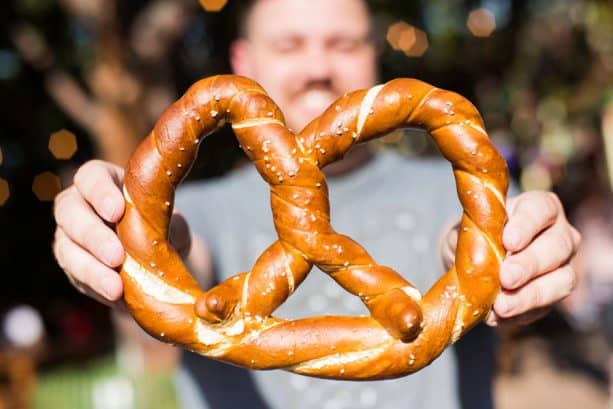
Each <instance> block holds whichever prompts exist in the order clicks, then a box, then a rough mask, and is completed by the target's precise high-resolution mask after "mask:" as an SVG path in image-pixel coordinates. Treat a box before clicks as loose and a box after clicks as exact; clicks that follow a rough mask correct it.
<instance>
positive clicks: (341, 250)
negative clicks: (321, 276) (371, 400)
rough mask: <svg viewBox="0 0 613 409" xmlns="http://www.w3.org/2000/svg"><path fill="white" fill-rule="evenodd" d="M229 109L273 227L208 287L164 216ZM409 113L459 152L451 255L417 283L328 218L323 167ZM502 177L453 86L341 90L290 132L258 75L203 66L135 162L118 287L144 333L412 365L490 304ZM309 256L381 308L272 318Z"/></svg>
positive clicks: (299, 358)
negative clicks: (243, 263) (261, 183)
mask: <svg viewBox="0 0 613 409" xmlns="http://www.w3.org/2000/svg"><path fill="white" fill-rule="evenodd" d="M225 122H230V123H231V124H232V127H233V130H234V132H235V134H236V136H237V138H238V140H239V143H240V145H241V147H242V149H243V150H244V151H245V153H246V154H247V155H248V157H249V158H250V159H251V160H252V161H253V163H254V164H255V166H256V168H257V170H258V171H259V173H260V174H261V176H262V178H263V179H264V180H265V181H266V182H267V183H268V184H269V185H270V191H271V206H272V211H273V216H274V225H275V228H276V231H277V233H278V236H279V239H278V240H277V241H276V242H274V243H273V244H271V246H270V247H269V248H268V249H266V250H265V251H264V253H263V254H262V255H261V256H260V257H259V258H258V260H257V261H256V263H255V265H254V266H253V268H252V270H251V271H249V272H245V273H241V274H237V275H235V276H234V277H231V278H230V279H228V280H226V281H224V282H223V283H221V284H219V285H218V286H216V287H214V288H212V289H209V290H208V291H204V290H202V289H201V288H200V287H199V286H198V284H197V283H196V281H195V280H194V279H193V277H192V276H191V275H190V273H189V271H188V270H187V269H186V267H185V266H184V264H183V262H182V261H181V258H180V257H179V255H178V254H177V253H176V251H175V250H174V249H173V248H172V246H171V245H170V244H169V243H168V241H167V238H168V226H169V222H170V216H171V213H172V207H173V200H174V190H175V188H176V186H177V185H178V184H179V183H180V182H181V180H182V179H183V177H184V176H185V175H186V173H187V172H188V171H189V169H190V167H191V165H192V164H193V162H194V160H195V158H196V155H197V150H198V145H199V143H200V141H201V140H202V139H203V138H204V137H205V136H207V135H208V134H210V133H212V132H214V131H215V130H216V129H217V128H218V127H220V126H221V125H222V124H223V123H225ZM407 126H418V127H422V128H424V129H425V130H427V131H428V132H429V133H430V135H431V136H432V137H433V138H434V140H435V142H436V144H437V146H438V147H439V149H440V151H441V153H442V155H443V156H444V157H445V158H446V159H447V160H448V161H449V162H450V163H451V164H452V167H453V174H454V177H455V180H456V187H457V192H458V197H459V200H460V203H461V204H462V207H463V210H464V212H463V215H462V220H461V224H460V230H459V237H458V246H457V251H456V264H455V265H454V266H453V267H451V269H450V270H449V271H448V272H447V273H446V274H444V275H443V276H442V277H441V278H440V279H439V280H438V281H437V282H436V283H435V284H434V285H433V287H432V288H431V289H430V290H429V291H428V292H427V293H425V294H424V295H423V296H422V295H421V294H420V293H419V291H417V289H415V288H414V287H413V286H412V285H411V284H410V283H408V282H407V281H406V280H404V279H403V278H402V277H401V276H400V275H399V274H398V273H397V272H395V271H394V270H392V269H391V268H389V267H385V266H381V265H379V264H377V263H376V262H375V261H374V260H373V259H372V258H371V257H370V255H369V254H368V253H367V252H366V250H364V249H363V248H362V247H361V246H360V245H359V244H358V243H356V242H355V241H353V240H352V239H351V238H349V237H347V236H344V235H342V234H339V233H337V232H335V231H334V230H333V229H332V227H331V225H330V217H329V202H328V190H327V185H326V180H325V177H324V174H323V172H322V171H321V168H323V167H324V166H326V165H327V164H329V163H331V162H333V161H335V160H337V159H339V158H341V157H342V156H343V155H344V154H345V152H347V151H348V150H349V149H350V148H351V147H352V146H353V145H355V144H357V143H361V142H366V141H368V140H371V139H374V138H377V137H379V136H381V135H384V134H386V133H388V132H390V131H392V130H393V129H396V128H400V127H407ZM507 187H508V176H507V168H506V164H505V162H504V160H503V159H502V157H501V156H500V154H499V153H498V152H497V151H496V149H495V147H494V146H493V144H492V143H491V142H490V140H489V139H488V137H487V134H486V132H485V130H484V127H483V122H482V120H481V117H480V115H479V113H478V112H477V110H476V109H475V108H474V106H473V105H472V104H471V103H470V102H469V101H467V100H466V99H465V98H463V97H461V96H460V95H458V94H455V93H453V92H449V91H444V90H441V89H438V88H435V87H433V86H431V85H429V84H426V83H424V82H421V81H418V80H414V79H407V78H403V79H396V80H392V81H390V82H387V83H386V84H382V85H378V86H375V87H373V88H370V89H369V90H359V91H354V92H351V93H348V94H346V95H345V96H343V97H342V98H340V99H339V100H337V101H336V102H335V103H334V104H332V105H331V106H330V107H329V108H328V109H327V110H326V111H325V112H324V113H323V114H322V115H321V116H320V117H318V118H316V119H314V120H313V121H312V122H311V123H310V124H308V125H307V126H306V127H305V129H304V130H302V132H300V133H298V134H296V135H294V134H293V133H291V132H290V131H289V130H288V129H287V128H286V127H285V122H284V119H283V115H282V113H281V111H280V110H279V108H278V107H277V106H276V105H275V103H274V102H273V101H272V100H271V99H270V98H269V97H268V96H267V95H266V93H265V91H264V90H263V89H262V88H261V87H260V86H259V85H258V84H257V83H255V82H253V81H252V80H250V79H247V78H244V77H239V76H234V75H221V76H215V77H209V78H206V79H203V80H201V81H199V82H197V83H195V84H194V85H192V87H191V88H190V89H189V90H188V91H187V92H186V93H185V95H183V97H181V98H180V99H179V100H177V101H176V102H175V103H174V104H172V105H171V106H170V107H169V108H168V109H167V110H166V111H165V112H164V113H163V115H162V116H161V118H160V119H159V120H158V122H157V124H156V125H155V127H154V129H153V130H152V132H151V133H150V135H149V136H148V137H147V138H146V139H145V140H144V141H143V142H142V144H141V145H140V146H139V147H138V149H137V150H136V152H135V154H134V155H133V157H132V158H131V160H130V162H129V164H128V165H127V169H126V174H125V181H124V196H125V199H126V211H125V213H124V216H123V218H122V220H121V221H120V223H119V224H118V226H117V231H118V234H119V237H120V239H121V241H122V242H123V244H124V246H125V249H126V253H127V257H126V260H125V262H124V264H123V266H122V269H121V277H122V279H123V282H124V297H125V300H126V302H127V305H128V307H129V310H130V312H131V314H132V315H133V316H134V318H135V319H136V321H137V322H138V323H139V324H140V325H141V326H142V327H143V328H144V329H145V330H146V331H147V332H148V333H149V334H151V335H152V336H154V337H155V338H157V339H159V340H161V341H164V342H170V343H173V344H177V345H180V346H183V347H185V348H187V349H190V350H192V351H195V352H198V353H200V354H202V355H205V356H207V357H210V358H214V359H218V360H222V361H226V362H229V363H232V364H235V365H240V366H244V367H248V368H253V369H284V370H288V371H292V372H295V373H300V374H305V375H310V376H316V377H323V378H337V379H352V380H365V379H384V378H393V377H399V376H403V375H406V374H409V373H412V372H415V371H417V370H419V369H420V368H423V367H424V366H426V365H428V364H429V363H430V362H432V361H433V360H434V359H435V358H436V357H437V356H438V355H440V353H441V352H442V351H443V350H444V349H445V347H447V346H448V345H449V344H451V343H453V342H455V341H456V340H457V339H458V338H460V337H461V336H462V334H464V333H465V332H466V331H467V330H468V329H470V328H471V327H472V326H474V325H475V324H476V323H477V322H479V321H480V320H482V319H483V318H485V316H486V315H487V314H488V313H489V311H490V309H491V307H492V304H493V301H494V298H495V296H496V294H497V292H498V290H499V280H498V273H499V268H500V264H501V262H502V259H503V257H504V250H503V247H502V229H503V226H504V223H505V221H506V212H505V198H506V191H507ZM203 200H206V198H203ZM313 264H315V265H317V266H318V267H320V268H321V269H322V271H324V272H326V273H328V274H329V275H330V276H331V277H332V278H333V279H335V280H336V281H337V282H338V283H339V284H340V285H341V286H342V287H343V288H345V289H346V290H347V291H349V292H350V293H352V294H355V295H356V296H358V297H360V299H361V300H362V301H363V302H364V304H365V305H366V306H367V307H368V309H369V310H370V312H371V314H372V316H369V317H364V316H361V317H349V316H323V317H311V318H305V319H300V320H293V321H292V320H285V319H280V318H275V317H273V316H271V314H272V313H273V312H274V310H275V309H276V308H277V307H278V306H279V305H280V304H281V303H283V301H284V300H285V299H287V297H288V296H289V295H291V293H292V292H293V291H294V290H295V289H296V287H297V286H298V285H299V284H300V283H301V282H302V280H304V278H305V277H306V275H307V274H308V272H309V271H310V269H311V268H312V266H313Z"/></svg>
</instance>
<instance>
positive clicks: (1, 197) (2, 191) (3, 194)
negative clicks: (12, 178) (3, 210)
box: [0, 178, 11, 206]
mask: <svg viewBox="0 0 613 409" xmlns="http://www.w3.org/2000/svg"><path fill="white" fill-rule="evenodd" d="M10 195H11V191H10V189H9V182H7V181H6V180H4V179H2V178H0V206H4V204H5V203H6V201H7V200H8V199H9V196H10Z"/></svg>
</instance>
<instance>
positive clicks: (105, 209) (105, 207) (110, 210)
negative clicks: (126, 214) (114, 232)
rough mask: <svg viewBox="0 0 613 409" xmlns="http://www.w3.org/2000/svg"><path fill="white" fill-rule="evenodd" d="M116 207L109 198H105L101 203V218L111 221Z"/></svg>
mask: <svg viewBox="0 0 613 409" xmlns="http://www.w3.org/2000/svg"><path fill="white" fill-rule="evenodd" d="M115 210H116V206H115V203H114V202H113V200H112V199H111V198H110V197H105V198H104V200H103V202H102V213H104V214H103V215H102V216H104V218H105V219H107V220H108V221H113V217H114V216H115Z"/></svg>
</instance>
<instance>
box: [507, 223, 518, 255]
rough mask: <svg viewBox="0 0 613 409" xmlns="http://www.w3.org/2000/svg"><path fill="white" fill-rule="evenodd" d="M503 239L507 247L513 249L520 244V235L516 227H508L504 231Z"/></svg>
mask: <svg viewBox="0 0 613 409" xmlns="http://www.w3.org/2000/svg"><path fill="white" fill-rule="evenodd" d="M503 239H504V240H503V241H504V243H505V245H506V247H508V248H510V249H511V250H515V249H517V248H518V247H519V245H520V236H519V232H518V231H517V230H516V229H513V228H510V229H506V230H505V231H504V233H503Z"/></svg>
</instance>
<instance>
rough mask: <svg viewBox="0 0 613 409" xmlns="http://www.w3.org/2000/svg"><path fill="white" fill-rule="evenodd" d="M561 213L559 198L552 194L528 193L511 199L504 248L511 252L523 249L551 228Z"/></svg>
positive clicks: (504, 231)
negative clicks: (542, 232)
mask: <svg viewBox="0 0 613 409" xmlns="http://www.w3.org/2000/svg"><path fill="white" fill-rule="evenodd" d="M561 211H562V207H561V205H560V202H559V200H558V198H557V196H555V195H554V194H553V193H550V192H543V191H534V192H526V193H522V194H521V195H519V196H517V197H515V198H513V199H510V200H509V205H508V209H507V213H508V216H509V220H508V222H507V224H506V226H505V227H504V230H503V233H502V242H503V244H504V247H505V248H506V249H507V250H509V251H511V252H515V251H519V250H521V249H523V248H524V247H526V246H527V245H528V244H529V243H530V242H531V241H532V239H533V238H534V237H536V236H537V235H538V234H539V233H540V232H541V231H543V230H544V229H546V228H547V227H549V226H551V225H552V224H553V223H554V222H555V221H556V218H557V217H558V215H559V214H560V212H561Z"/></svg>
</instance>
